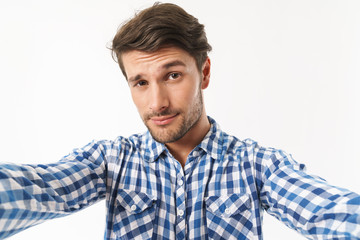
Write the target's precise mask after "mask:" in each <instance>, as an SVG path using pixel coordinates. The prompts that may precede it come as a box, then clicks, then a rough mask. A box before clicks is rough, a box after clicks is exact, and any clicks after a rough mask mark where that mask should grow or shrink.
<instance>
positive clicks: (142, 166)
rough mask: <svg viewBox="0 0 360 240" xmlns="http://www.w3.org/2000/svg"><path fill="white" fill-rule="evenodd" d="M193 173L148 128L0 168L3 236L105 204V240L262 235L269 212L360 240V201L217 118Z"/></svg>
mask: <svg viewBox="0 0 360 240" xmlns="http://www.w3.org/2000/svg"><path fill="white" fill-rule="evenodd" d="M209 119H210V121H211V129H210V131H209V133H208V134H207V135H206V137H205V138H204V139H203V141H202V142H201V143H200V144H199V145H198V146H197V147H195V149H194V150H193V151H192V152H191V153H190V154H189V156H188V159H187V161H186V164H185V167H184V168H182V166H181V165H180V163H179V162H178V161H176V160H175V158H174V157H173V156H172V155H171V154H170V152H169V151H168V150H167V148H166V147H165V145H164V144H160V143H158V142H156V141H155V140H154V139H153V138H152V137H151V136H150V134H149V133H148V132H147V133H145V134H143V135H133V136H131V137H130V138H123V137H119V138H117V139H116V140H115V141H100V142H92V143H90V144H88V145H87V146H85V147H84V148H81V149H78V150H75V151H74V152H73V153H71V154H70V155H68V156H66V157H64V158H63V159H62V160H61V161H59V162H57V163H54V164H48V165H20V166H19V165H14V164H1V165H0V238H1V239H3V238H5V237H8V236H11V235H13V234H15V233H17V232H19V231H21V230H24V229H26V228H28V227H30V226H33V225H36V224H39V223H41V222H43V221H45V220H47V219H51V218H56V217H61V216H65V215H68V214H70V213H72V212H75V211H78V210H80V209H82V208H84V207H86V206H89V205H91V204H92V203H95V202H97V201H99V200H101V199H104V198H105V199H106V206H107V224H106V232H105V239H226V240H230V239H262V230H261V223H262V214H263V209H265V210H266V211H267V212H268V213H270V214H271V215H273V216H275V217H276V218H278V219H279V220H281V221H283V222H284V223H285V224H286V225H287V226H289V227H291V228H293V229H295V230H296V231H298V232H300V233H302V234H303V235H304V236H305V237H307V238H310V239H360V196H359V195H357V194H355V193H353V192H350V191H348V190H345V189H340V188H337V187H334V186H330V185H328V184H327V183H326V182H325V181H324V180H322V179H320V178H317V177H314V176H309V175H307V174H306V173H305V172H304V166H303V165H301V164H298V163H297V162H295V161H294V160H293V159H292V157H291V156H290V155H288V154H286V153H284V152H283V151H280V150H276V149H273V148H263V147H261V146H259V145H258V144H257V143H256V142H254V141H252V140H245V141H240V140H238V139H237V138H235V137H232V136H229V135H227V134H226V133H224V132H222V131H221V130H220V128H219V126H218V125H217V124H216V122H215V121H214V120H213V119H211V118H209Z"/></svg>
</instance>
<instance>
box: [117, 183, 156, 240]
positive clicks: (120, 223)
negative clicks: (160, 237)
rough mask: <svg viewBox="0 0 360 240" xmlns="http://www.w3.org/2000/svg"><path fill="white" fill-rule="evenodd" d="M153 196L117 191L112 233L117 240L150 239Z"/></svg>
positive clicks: (152, 220) (153, 212)
mask: <svg viewBox="0 0 360 240" xmlns="http://www.w3.org/2000/svg"><path fill="white" fill-rule="evenodd" d="M155 208H156V204H155V199H154V197H153V196H151V195H148V194H146V193H143V192H138V191H134V190H128V189H121V190H119V191H118V196H117V198H116V206H115V209H114V210H115V213H116V214H115V223H114V232H115V234H116V235H117V238H118V239H151V236H152V234H153V226H154V219H155V210H156V209H155Z"/></svg>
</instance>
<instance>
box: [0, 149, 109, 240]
mask: <svg viewBox="0 0 360 240" xmlns="http://www.w3.org/2000/svg"><path fill="white" fill-rule="evenodd" d="M107 148H109V146H108V145H107V144H102V143H95V142H93V143H90V144H88V145H87V146H85V147H84V148H82V149H78V150H75V151H74V152H73V153H71V154H70V155H68V156H66V157H64V158H63V159H62V160H60V161H59V162H57V163H54V164H47V165H15V164H0V239H3V238H6V237H9V236H11V235H13V234H15V233H17V232H19V231H22V230H24V229H26V228H29V227H31V226H34V225H36V224H39V223H41V222H43V221H45V220H47V219H52V218H56V217H61V216H66V215H68V214H70V213H72V212H74V211H77V210H80V209H82V208H84V207H86V206H88V205H90V204H92V203H94V202H96V201H98V200H100V199H103V198H104V197H105V192H106V183H105V181H106V180H105V179H106V151H107Z"/></svg>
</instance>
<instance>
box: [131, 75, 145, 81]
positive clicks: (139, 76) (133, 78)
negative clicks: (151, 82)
mask: <svg viewBox="0 0 360 240" xmlns="http://www.w3.org/2000/svg"><path fill="white" fill-rule="evenodd" d="M141 78H142V76H141V75H140V74H138V75H136V76H135V77H130V78H129V79H128V81H129V82H135V81H137V80H140V79H141Z"/></svg>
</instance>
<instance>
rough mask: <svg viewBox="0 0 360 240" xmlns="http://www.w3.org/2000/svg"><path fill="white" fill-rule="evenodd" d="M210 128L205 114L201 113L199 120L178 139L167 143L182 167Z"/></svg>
mask: <svg viewBox="0 0 360 240" xmlns="http://www.w3.org/2000/svg"><path fill="white" fill-rule="evenodd" d="M209 130H210V122H209V120H208V118H207V116H206V114H205V111H204V112H203V114H202V115H201V117H200V119H199V121H198V122H197V123H196V124H195V125H194V126H193V127H192V128H191V129H190V130H189V131H188V132H187V133H186V134H185V135H184V136H183V137H182V138H181V139H179V140H178V141H176V142H172V143H167V144H166V146H167V148H168V149H169V151H170V153H171V154H172V155H173V156H174V157H175V158H176V160H178V161H179V162H180V164H181V166H182V167H184V166H185V163H186V159H187V157H188V155H189V154H190V152H191V151H192V150H193V149H194V148H195V147H196V146H197V145H198V144H199V143H200V142H201V141H202V140H203V139H204V137H205V136H206V134H207V133H208V132H209Z"/></svg>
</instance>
